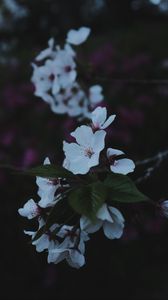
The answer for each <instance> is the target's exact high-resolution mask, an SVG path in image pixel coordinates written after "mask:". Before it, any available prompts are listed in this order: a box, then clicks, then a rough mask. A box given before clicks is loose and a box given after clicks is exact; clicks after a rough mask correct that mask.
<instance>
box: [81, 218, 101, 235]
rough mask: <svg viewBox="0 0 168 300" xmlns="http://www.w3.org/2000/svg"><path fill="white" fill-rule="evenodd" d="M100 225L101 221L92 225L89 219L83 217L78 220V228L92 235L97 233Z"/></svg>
mask: <svg viewBox="0 0 168 300" xmlns="http://www.w3.org/2000/svg"><path fill="white" fill-rule="evenodd" d="M102 224H103V222H102V221H101V220H97V221H96V222H95V223H92V222H91V220H89V218H87V217H85V216H82V217H81V218H80V228H81V230H84V231H86V232H87V233H94V232H96V231H98V230H99V229H100V228H101V226H102Z"/></svg>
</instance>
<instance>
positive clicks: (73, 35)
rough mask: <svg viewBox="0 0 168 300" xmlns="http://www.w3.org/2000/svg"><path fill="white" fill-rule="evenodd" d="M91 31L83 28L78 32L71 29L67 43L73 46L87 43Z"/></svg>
mask: <svg viewBox="0 0 168 300" xmlns="http://www.w3.org/2000/svg"><path fill="white" fill-rule="evenodd" d="M90 31H91V30H90V28H88V27H81V28H79V29H78V30H74V29H71V30H70V31H69V32H68V34H67V42H68V43H69V44H72V45H80V44H82V43H83V42H85V41H86V39H87V38H88V36H89V34H90Z"/></svg>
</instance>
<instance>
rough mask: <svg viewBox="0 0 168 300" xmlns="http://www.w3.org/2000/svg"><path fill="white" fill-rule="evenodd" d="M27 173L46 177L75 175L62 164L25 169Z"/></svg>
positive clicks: (69, 176) (71, 176)
mask: <svg viewBox="0 0 168 300" xmlns="http://www.w3.org/2000/svg"><path fill="white" fill-rule="evenodd" d="M24 174H25V175H32V176H39V177H45V178H58V177H61V178H73V177H75V175H74V174H73V173H71V172H70V171H68V170H66V169H65V168H63V167H61V166H56V165H42V166H38V167H35V168H32V169H30V170H26V171H24Z"/></svg>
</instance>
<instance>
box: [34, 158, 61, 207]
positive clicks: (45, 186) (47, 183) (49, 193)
mask: <svg viewBox="0 0 168 300" xmlns="http://www.w3.org/2000/svg"><path fill="white" fill-rule="evenodd" d="M48 164H50V160H49V159H48V157H46V159H45V160H44V165H48ZM36 183H37V185H38V195H39V196H40V198H41V199H40V201H39V202H38V205H39V206H40V207H43V208H45V207H48V206H52V205H54V204H55V203H56V202H55V201H57V200H56V197H55V193H56V190H57V189H58V188H59V187H60V183H59V181H58V183H57V182H56V183H55V182H54V181H52V179H48V178H43V177H36Z"/></svg>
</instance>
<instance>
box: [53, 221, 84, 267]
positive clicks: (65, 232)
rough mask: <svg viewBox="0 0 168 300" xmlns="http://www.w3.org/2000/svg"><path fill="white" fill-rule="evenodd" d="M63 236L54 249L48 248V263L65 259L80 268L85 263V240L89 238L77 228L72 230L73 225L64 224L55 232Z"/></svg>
mask: <svg viewBox="0 0 168 300" xmlns="http://www.w3.org/2000/svg"><path fill="white" fill-rule="evenodd" d="M57 235H58V236H59V237H60V238H63V239H64V240H63V242H62V243H60V244H59V245H58V246H57V247H55V248H54V249H50V250H49V254H48V263H51V262H53V263H55V264H57V263H59V262H61V261H62V260H64V259H66V261H67V262H68V264H69V265H70V266H72V267H74V268H80V267H82V266H83V265H84V264H85V257H84V252H85V243H84V242H85V241H88V240H89V237H88V235H87V233H85V232H81V231H80V230H79V229H77V230H74V228H73V226H67V225H64V226H63V227H62V228H61V230H60V231H59V232H58V234H57Z"/></svg>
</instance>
